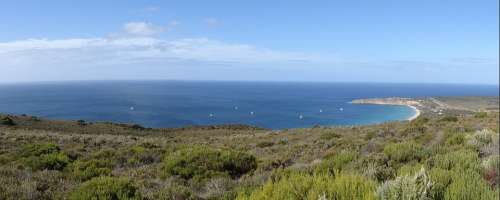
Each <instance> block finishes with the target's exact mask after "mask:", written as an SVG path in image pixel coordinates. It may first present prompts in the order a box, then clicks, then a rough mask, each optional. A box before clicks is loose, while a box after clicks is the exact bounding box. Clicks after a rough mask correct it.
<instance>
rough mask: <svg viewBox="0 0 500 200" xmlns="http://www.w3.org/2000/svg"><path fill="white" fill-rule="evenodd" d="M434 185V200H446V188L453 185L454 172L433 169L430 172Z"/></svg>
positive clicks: (432, 191) (432, 192) (432, 194)
mask: <svg viewBox="0 0 500 200" xmlns="http://www.w3.org/2000/svg"><path fill="white" fill-rule="evenodd" d="M429 175H430V177H431V181H432V183H433V186H432V190H431V196H432V199H444V193H445V192H446V188H448V186H449V185H450V184H451V182H452V179H453V172H452V171H449V170H445V169H441V168H433V169H431V171H430V172H429Z"/></svg>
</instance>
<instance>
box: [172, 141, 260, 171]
mask: <svg viewBox="0 0 500 200" xmlns="http://www.w3.org/2000/svg"><path fill="white" fill-rule="evenodd" d="M163 164H164V165H163V169H164V172H165V173H166V175H178V176H180V177H182V178H185V179H191V178H201V179H204V178H209V177H213V176H231V177H239V176H241V175H243V174H245V173H248V172H250V171H252V170H254V169H256V168H257V161H256V159H255V157H254V156H252V155H248V154H246V153H242V152H238V151H233V150H219V149H214V148H209V147H205V146H192V147H183V148H181V149H179V150H177V151H175V152H171V153H168V154H167V155H166V156H165V158H164V161H163Z"/></svg>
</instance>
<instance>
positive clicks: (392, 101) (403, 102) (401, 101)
mask: <svg viewBox="0 0 500 200" xmlns="http://www.w3.org/2000/svg"><path fill="white" fill-rule="evenodd" d="M351 103H354V104H376V105H398V106H408V107H410V108H411V109H413V110H415V114H414V115H412V116H411V117H409V118H408V119H407V120H408V121H411V120H414V119H416V118H417V117H418V116H420V114H421V113H422V112H421V111H420V109H418V106H420V103H419V102H418V101H416V100H414V99H410V98H399V97H390V98H373V99H356V100H353V101H351Z"/></svg>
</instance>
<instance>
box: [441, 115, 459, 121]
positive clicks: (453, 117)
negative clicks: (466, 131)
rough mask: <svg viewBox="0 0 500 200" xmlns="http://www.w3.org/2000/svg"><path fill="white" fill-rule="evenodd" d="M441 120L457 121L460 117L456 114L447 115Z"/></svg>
mask: <svg viewBox="0 0 500 200" xmlns="http://www.w3.org/2000/svg"><path fill="white" fill-rule="evenodd" d="M439 121H440V122H457V121H458V118H457V117H455V116H445V117H443V118H441V119H439Z"/></svg>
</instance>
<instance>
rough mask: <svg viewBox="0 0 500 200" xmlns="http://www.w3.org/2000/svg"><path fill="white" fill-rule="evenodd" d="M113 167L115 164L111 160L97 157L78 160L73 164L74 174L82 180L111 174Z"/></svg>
mask: <svg viewBox="0 0 500 200" xmlns="http://www.w3.org/2000/svg"><path fill="white" fill-rule="evenodd" d="M112 167H113V165H112V164H111V162H110V161H109V160H97V159H91V160H77V161H75V162H74V163H72V165H71V168H72V172H73V175H74V176H75V177H76V178H77V179H79V180H81V181H86V180H89V179H91V178H94V177H98V176H108V175H111V169H112Z"/></svg>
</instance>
